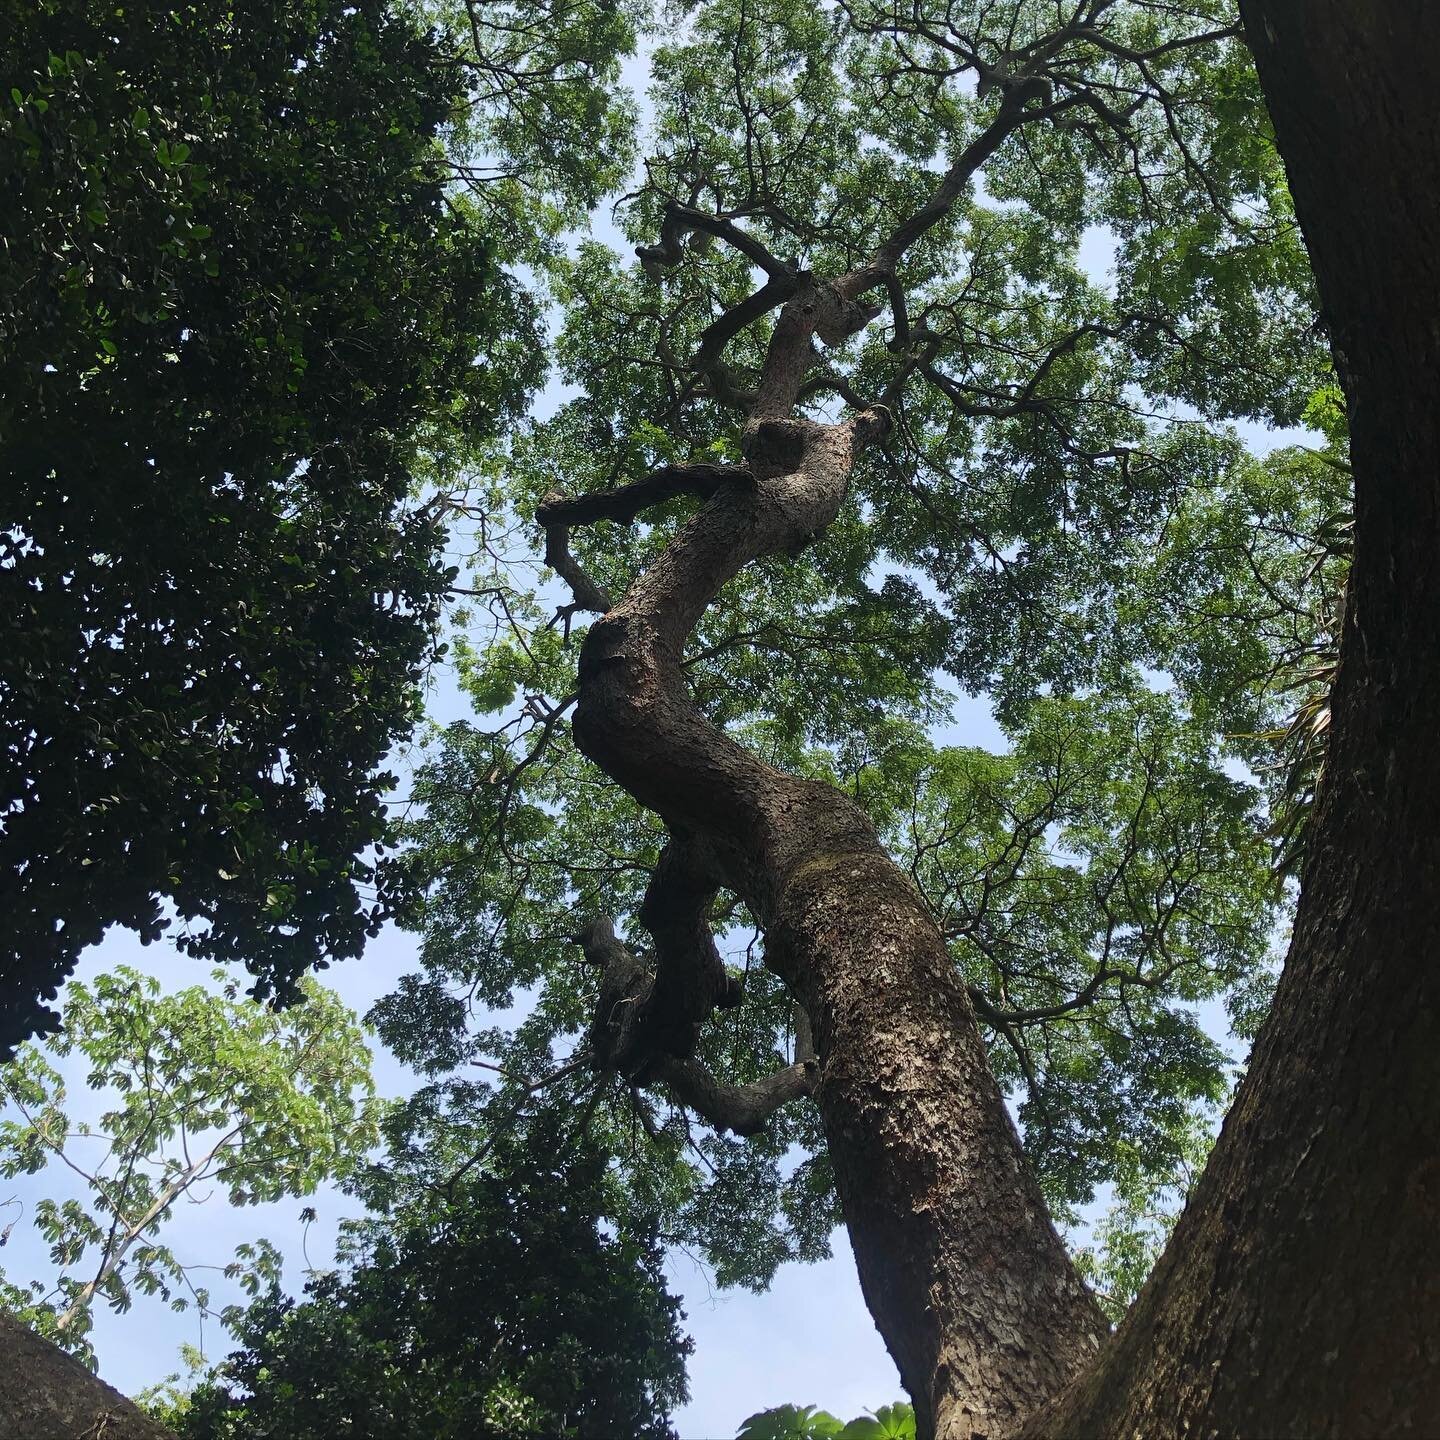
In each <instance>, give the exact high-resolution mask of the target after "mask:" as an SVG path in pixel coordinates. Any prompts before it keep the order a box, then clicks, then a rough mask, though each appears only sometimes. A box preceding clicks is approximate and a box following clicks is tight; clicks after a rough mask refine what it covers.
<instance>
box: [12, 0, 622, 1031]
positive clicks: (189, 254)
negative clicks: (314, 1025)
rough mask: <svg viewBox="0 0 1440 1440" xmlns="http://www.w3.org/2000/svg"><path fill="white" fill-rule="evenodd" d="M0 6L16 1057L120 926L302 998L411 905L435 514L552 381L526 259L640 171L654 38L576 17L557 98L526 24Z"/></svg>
mask: <svg viewBox="0 0 1440 1440" xmlns="http://www.w3.org/2000/svg"><path fill="white" fill-rule="evenodd" d="M4 19H5V23H4V29H5V33H6V35H7V37H9V40H8V43H7V46H6V54H5V57H4V60H3V62H0V81H3V92H4V94H5V97H6V98H5V104H4V108H3V111H0V147H3V148H0V170H3V174H4V179H3V182H0V184H3V187H4V188H3V192H0V201H3V203H0V214H3V217H4V218H3V220H0V226H3V227H4V228H3V232H0V235H3V244H0V290H3V292H4V296H5V299H4V302H3V307H4V308H3V310H0V335H3V337H4V343H3V346H0V354H3V359H0V390H3V394H4V399H3V401H0V407H3V408H0V476H3V480H0V493H3V496H4V499H3V500H0V546H3V557H4V563H3V566H0V586H3V592H0V593H3V597H4V609H5V613H6V616H7V622H6V623H7V630H6V640H5V643H4V645H3V647H0V651H3V660H0V711H3V716H4V718H3V721H0V725H3V727H4V729H3V740H0V756H3V769H0V805H3V830H0V877H3V881H0V883H3V894H4V898H5V909H6V912H7V914H9V916H10V917H11V923H10V925H9V927H8V930H7V939H6V941H5V950H4V952H3V962H0V963H3V974H4V976H5V994H4V1001H3V1004H4V1009H3V1013H0V1046H6V1047H8V1046H11V1045H13V1044H14V1043H15V1042H17V1041H19V1040H21V1039H23V1038H24V1037H25V1036H26V1035H27V1034H30V1033H33V1032H35V1031H36V1030H37V1029H40V1030H44V1029H53V1028H54V1026H55V1024H56V1019H55V1015H54V1012H52V1011H49V1010H47V1009H46V1008H45V1007H44V1006H43V1004H42V1003H40V1002H41V1001H43V1000H44V999H46V998H53V996H54V994H55V992H56V987H57V986H58V984H59V983H60V981H61V980H62V979H63V977H64V976H65V975H66V974H67V973H68V972H69V970H70V968H71V967H72V965H73V963H74V961H75V957H76V956H77V954H78V953H79V952H80V951H81V950H82V949H83V948H84V947H86V946H88V945H91V944H93V943H95V942H96V941H97V940H98V939H99V938H100V937H101V935H103V934H104V932H105V930H106V928H107V927H108V926H110V925H115V924H119V925H124V926H128V927H129V928H131V929H134V930H136V931H137V932H138V933H139V934H140V935H141V937H142V938H143V939H146V940H152V939H154V938H156V937H157V936H158V935H159V934H160V933H161V932H162V931H163V930H164V929H165V928H166V927H167V926H168V925H170V924H171V923H172V918H171V917H172V915H178V917H179V919H180V920H181V921H182V923H183V930H182V933H181V937H180V943H181V944H182V946H184V947H185V948H187V949H190V950H191V951H193V952H194V953H196V954H198V955H202V956H205V957H209V958H214V959H220V960H225V961H242V962H243V963H244V964H245V965H246V966H247V967H248V968H249V970H250V971H251V973H252V974H253V975H254V976H255V980H256V987H255V988H256V994H257V995H259V996H262V997H263V996H266V995H270V994H274V995H276V996H277V997H279V998H280V999H282V1000H283V999H289V998H293V997H294V995H295V994H296V991H295V985H296V982H297V980H298V979H299V977H300V976H301V975H302V974H303V973H305V971H306V970H307V969H310V968H312V967H314V966H316V965H317V964H324V963H328V962H329V961H330V960H332V959H340V958H345V957H349V956H353V955H356V954H358V953H359V951H360V949H361V947H362V945H363V943H364V941H365V939H366V937H367V936H369V935H373V934H374V933H376V931H377V929H378V927H379V925H380V923H381V922H382V921H383V919H384V918H385V916H386V915H388V914H389V913H390V912H391V910H392V909H393V908H394V903H395V902H394V890H393V881H392V874H391V870H390V868H389V866H388V864H387V863H386V861H385V859H384V857H383V851H384V847H385V844H386V842H388V841H389V840H390V839H391V835H390V830H389V828H388V825H387V820H386V815H385V809H384V800H383V797H384V795H385V793H386V791H387V789H388V788H389V786H390V785H391V784H392V781H393V777H392V776H391V775H390V773H389V772H388V771H387V770H386V768H385V759H386V755H387V752H388V751H389V750H390V748H391V747H392V746H393V745H394V744H395V743H396V742H397V741H398V740H400V739H402V738H403V737H405V736H406V735H407V734H408V733H409V731H410V729H411V728H412V727H413V725H414V723H415V720H416V717H417V715H418V704H419V700H418V688H417V687H418V682H419V680H420V678H421V676H422V675H423V673H424V671H425V668H426V667H427V665H428V664H429V663H430V662H431V661H432V660H433V658H434V657H435V655H436V653H437V643H438V642H437V636H436V628H435V626H436V619H437V614H438V610H439V607H440V604H441V601H442V598H443V596H444V595H445V592H446V590H447V587H448V585H449V583H450V580H451V578H452V576H451V573H450V569H449V567H448V566H447V565H446V563H445V561H444V558H443V556H442V553H441V547H442V545H443V541H444V533H445V532H444V526H443V523H442V516H443V511H444V507H443V505H441V504H440V503H438V500H437V492H438V493H441V494H443V485H444V482H445V480H446V477H447V474H448V473H449V470H450V468H452V467H453V466H454V465H455V464H456V463H457V460H458V457H459V456H461V455H463V454H466V453H468V451H469V449H470V447H471V446H473V445H474V444H475V443H476V442H477V441H478V440H481V439H483V438H484V437H486V436H489V435H493V434H494V433H495V431H496V429H497V427H499V426H500V425H502V424H503V423H506V422H508V421H510V420H513V419H514V417H515V416H516V414H517V413H518V408H519V406H520V405H521V403H522V402H523V400H524V398H525V396H526V394H527V393H528V392H529V391H530V389H531V388H533V386H534V384H535V383H536V380H537V378H538V376H539V375H540V373H541V371H542V369H543V362H542V360H541V357H540V355H539V353H538V350H537V348H536V338H537V330H536V311H535V307H534V304H533V303H532V302H531V301H530V300H529V299H528V297H527V296H526V295H525V293H524V291H523V289H522V288H521V287H520V286H519V284H518V283H517V281H516V280H515V279H514V278H513V276H511V275H510V274H509V273H508V272H507V271H506V270H505V269H504V268H503V267H504V265H505V263H506V262H508V261H510V260H512V259H514V258H515V256H516V255H517V253H523V254H524V255H526V256H531V257H533V256H534V255H535V254H537V253H539V252H541V251H542V250H543V248H544V245H545V243H546V235H547V234H548V233H551V232H553V231H554V229H555V228H556V226H557V225H558V224H560V223H561V221H562V220H563V218H564V216H565V215H567V214H571V213H573V210H574V206H575V205H577V204H578V205H583V204H585V203H587V202H588V201H589V200H590V199H592V198H593V193H594V187H595V185H596V184H597V183H599V182H600V181H601V180H602V179H603V177H605V176H606V175H608V174H609V173H611V172H610V168H609V167H611V166H613V164H614V158H613V157H614V155H615V154H617V153H620V152H621V151H623V144H624V133H625V111H624V108H623V106H621V107H612V106H610V105H608V103H607V102H606V101H605V99H604V96H603V92H601V91H600V89H599V88H598V87H597V86H596V85H595V84H594V83H593V82H592V71H595V70H597V69H598V72H599V73H600V74H601V75H603V74H604V73H605V67H606V65H607V64H612V65H613V57H614V54H615V52H616V51H617V50H618V49H620V48H622V47H623V46H624V45H625V44H626V43H628V41H627V36H628V25H627V23H626V22H625V20H624V18H623V16H620V15H618V14H612V15H611V17H610V19H609V20H608V21H607V22H606V23H605V24H603V25H602V26H600V27H598V28H597V29H596V30H595V31H594V33H592V34H590V35H589V36H587V37H586V38H585V39H584V40H583V42H581V41H579V40H578V39H577V32H576V30H575V29H574V28H573V26H572V27H566V28H565V29H564V30H563V32H562V33H561V34H559V35H557V36H556V37H554V41H553V44H554V46H555V48H556V52H557V53H556V55H555V58H554V60H553V66H554V72H555V73H554V74H553V75H551V76H548V77H546V80H547V82H549V83H546V84H543V85H542V83H541V81H540V79H539V78H538V77H533V76H532V77H531V78H530V81H529V82H528V83H529V84H530V85H531V88H532V89H540V90H542V91H543V92H544V93H543V95H542V98H541V99H540V100H539V101H533V100H531V99H530V97H529V96H528V95H527V94H525V93H523V87H522V93H519V94H515V93H513V89H512V88H511V87H509V83H508V81H507V79H506V76H507V74H508V73H509V72H508V71H507V69H506V66H507V65H508V64H510V62H511V61H512V60H513V56H512V57H509V58H508V59H507V52H506V50H505V48H504V47H505V45H507V44H509V43H510V42H509V40H508V39H507V36H508V33H509V32H507V31H506V30H505V29H504V28H503V27H501V28H498V29H496V30H495V31H494V32H493V33H494V35H495V36H496V37H498V39H499V41H500V42H501V44H500V47H499V49H498V50H497V51H496V53H494V54H490V53H477V51H476V49H475V45H474V44H472V43H471V42H470V40H469V39H466V38H462V37H460V36H458V35H457V34H455V33H451V32H448V31H442V30H438V29H436V28H434V26H433V24H431V23H430V22H427V21H425V20H423V19H417V18H416V17H415V16H413V15H410V14H407V13H402V12H401V11H400V10H398V9H395V8H392V7H387V6H385V5H383V4H380V3H374V0H366V3H362V4H359V5H352V4H342V3H339V0H314V3H301V4H291V3H289V0H278V3H272V0H257V3H254V4H250V3H248V0H247V3H245V4H242V5H241V6H239V7H235V6H227V5H218V6H217V5H212V4H198V5H193V6H188V7H181V8H179V9H173V8H171V9H167V8H164V7H155V6H140V7H138V8H135V9H126V10H124V11H116V10H115V8H114V7H113V6H110V5H104V4H97V3H91V0H44V3H42V4H39V5H29V4H10V5H9V6H8V7H7V9H6V11H5V17H4ZM583 23H584V21H583V17H577V19H576V20H575V22H574V24H577V25H583ZM476 38H477V40H478V39H482V38H484V37H479V36H477V37H476ZM547 43H548V42H547ZM492 48H494V47H492ZM570 72H576V73H578V75H579V80H577V79H576V78H575V75H574V74H571V73H570ZM581 81H583V84H582V83H580V82H581ZM552 112H553V113H554V115H556V116H558V118H559V122H560V123H558V124H551V126H550V130H551V137H552V138H551V143H550V145H549V148H548V152H547V155H546V159H545V163H544V164H543V165H540V166H537V167H536V175H535V177H534V180H533V181H532V183H531V184H530V185H529V186H528V187H522V186H521V185H520V184H519V182H518V181H515V180H513V179H511V180H508V181H507V180H506V179H505V177H504V175H493V176H492V175H483V176H476V177H474V181H473V184H471V185H470V186H469V188H468V190H464V191H462V192H459V193H456V192H455V190H454V187H455V184H456V173H457V166H458V167H460V168H461V169H463V165H462V164H461V160H460V159H457V158H456V157H457V156H460V157H463V156H464V155H465V154H467V153H469V152H468V150H467V148H466V146H467V144H469V143H472V142H473V143H482V142H483V143H485V144H487V145H488V146H489V147H490V148H491V149H492V151H494V152H495V153H496V154H498V156H499V158H500V159H501V160H502V161H508V162H509V164H511V165H513V166H516V167H520V168H525V167H528V166H529V165H530V163H531V158H532V156H533V155H534V152H535V150H536V148H537V142H536V139H535V136H534V134H533V129H534V127H535V125H536V124H537V123H538V122H539V121H540V120H542V119H543V120H547V121H549V120H550V119H551V116H552ZM612 113H613V116H614V118H613V119H611V118H609V117H610V116H611V115H612ZM597 125H599V126H602V127H603V126H605V125H609V127H610V129H611V130H612V131H613V132H614V133H613V134H612V135H609V136H596V135H594V134H589V135H588V136H587V151H586V155H587V160H586V168H585V170H584V172H583V174H580V175H576V174H573V173H570V172H571V171H573V170H574V169H575V159H574V154H573V141H572V142H571V145H570V146H569V147H567V144H566V141H565V136H566V134H567V132H568V133H569V134H571V135H573V134H574V133H575V132H576V131H578V130H584V131H587V132H590V131H593V129H594V127H595V126H597ZM457 127H458V128H457ZM507 127H508V128H507ZM477 133H478V134H479V140H475V139H474V136H475V135H476V134H477ZM447 147H448V148H447ZM555 177H558V178H555ZM477 195H478V196H479V197H480V198H478V199H477V198H476V196H477ZM522 225H523V226H525V227H526V229H527V230H528V232H529V233H528V234H527V235H526V239H525V243H524V245H520V244H519V242H518V240H517V236H516V234H515V233H513V232H514V231H516V230H517V229H518V228H519V227H520V226H522ZM422 481H424V482H426V484H427V486H428V489H429V491H430V493H428V494H425V495H422V494H421V493H420V487H421V482H422Z"/></svg>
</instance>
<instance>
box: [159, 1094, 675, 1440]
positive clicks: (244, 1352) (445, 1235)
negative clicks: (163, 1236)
mask: <svg viewBox="0 0 1440 1440" xmlns="http://www.w3.org/2000/svg"><path fill="white" fill-rule="evenodd" d="M404 1172H405V1166H404V1163H403V1160H401V1161H400V1163H398V1164H397V1165H396V1166H395V1167H393V1169H392V1171H391V1175H393V1174H402V1175H403V1174H404ZM611 1183H612V1182H611V1180H610V1178H609V1176H608V1174H607V1157H606V1155H605V1154H604V1152H603V1151H601V1150H598V1149H596V1148H595V1147H594V1146H593V1145H592V1144H590V1143H589V1142H588V1141H586V1140H584V1139H577V1138H575V1137H572V1136H569V1135H567V1133H566V1131H565V1130H564V1128H563V1127H561V1126H560V1125H559V1124H558V1123H557V1121H556V1117H554V1116H553V1115H551V1116H541V1117H539V1118H538V1119H537V1120H536V1121H535V1122H532V1123H530V1124H523V1125H518V1126H511V1127H507V1128H506V1129H505V1130H504V1131H502V1132H500V1133H498V1134H497V1135H496V1137H495V1144H494V1145H493V1146H492V1147H491V1150H490V1152H489V1153H488V1155H487V1157H486V1163H485V1166H484V1168H483V1169H477V1170H475V1171H473V1172H472V1173H471V1174H469V1175H467V1176H465V1177H463V1178H462V1179H460V1180H457V1181H456V1183H455V1184H454V1185H452V1186H451V1187H450V1188H449V1189H448V1190H445V1191H443V1192H439V1191H429V1192H426V1193H425V1194H424V1196H423V1198H420V1197H411V1199H410V1201H409V1203H404V1200H403V1197H402V1195H401V1193H400V1192H399V1191H397V1188H396V1186H395V1184H394V1182H393V1180H392V1179H391V1176H390V1175H387V1174H386V1173H385V1171H383V1170H378V1171H377V1172H376V1173H375V1174H374V1175H373V1176H372V1179H371V1182H370V1184H369V1185H368V1186H367V1187H366V1194H367V1199H368V1201H369V1203H370V1206H371V1210H370V1217H369V1218H368V1219H366V1220H364V1221H362V1222H360V1223H358V1224H356V1225H353V1226H352V1227H351V1228H350V1230H349V1232H348V1234H347V1238H346V1246H345V1254H344V1256H343V1257H342V1269H340V1270H338V1271H332V1272H327V1273H323V1274H320V1275H318V1276H316V1277H314V1278H312V1280H311V1281H310V1282H309V1284H308V1285H307V1286H306V1294H305V1298H304V1299H302V1300H301V1301H299V1302H298V1303H297V1302H295V1301H293V1300H289V1299H287V1298H285V1297H284V1296H283V1295H281V1294H280V1292H279V1291H278V1289H277V1290H275V1291H272V1292H271V1293H270V1294H269V1295H266V1296H264V1297H262V1298H261V1299H260V1300H259V1301H258V1302H257V1303H256V1304H254V1305H253V1306H251V1308H250V1309H249V1310H248V1311H247V1312H246V1314H245V1316H244V1318H243V1320H242V1321H241V1323H240V1326H239V1331H238V1333H239V1338H240V1341H241V1348H240V1349H239V1350H237V1351H236V1352H235V1353H234V1354H232V1355H231V1356H230V1357H229V1358H228V1359H227V1360H226V1361H224V1363H223V1364H222V1365H220V1366H219V1367H218V1368H217V1369H216V1370H215V1371H214V1372H213V1373H212V1374H211V1375H210V1376H209V1377H208V1378H207V1379H206V1380H205V1381H204V1382H203V1383H202V1384H201V1385H199V1386H198V1387H197V1388H196V1389H195V1390H194V1391H193V1392H192V1393H191V1394H190V1395H189V1396H188V1397H187V1399H186V1401H185V1404H184V1409H183V1412H182V1413H181V1414H180V1415H179V1416H178V1417H177V1418H176V1420H175V1421H174V1422H173V1423H174V1424H175V1427H176V1428H177V1429H178V1430H179V1431H180V1433H181V1434H182V1435H184V1436H186V1437H188V1440H259V1437H261V1436H275V1437H277V1440H279V1437H284V1440H330V1437H331V1436H335V1435H341V1434H343V1435H351V1436H354V1437H356V1440H392V1437H398V1436H402V1435H403V1436H410V1437H415V1440H469V1437H472V1436H473V1437H477V1440H482V1437H493V1440H502V1437H504V1440H509V1437H512V1436H524V1435H535V1436H546V1437H556V1440H562V1437H573V1440H592V1437H610V1436H613V1437H615V1440H622V1437H623V1440H631V1437H634V1440H673V1436H674V1431H673V1430H672V1429H671V1428H670V1426H669V1424H668V1416H669V1413H670V1411H671V1409H672V1408H673V1407H674V1406H675V1405H676V1404H678V1403H679V1402H681V1401H682V1400H683V1399H684V1398H685V1356H686V1354H687V1353H688V1351H689V1348H690V1345H689V1342H688V1341H687V1340H685V1339H683V1337H682V1336H681V1334H680V1332H679V1329H678V1324H677V1322H678V1319H679V1302H678V1301H677V1300H675V1299H674V1298H673V1297H672V1296H670V1295H669V1294H668V1292H667V1291H666V1288H665V1282H664V1277H663V1274H662V1270H661V1267H662V1260H663V1254H662V1251H661V1249H660V1247H659V1246H658V1244H657V1243H656V1241H655V1237H654V1236H653V1234H646V1233H644V1232H641V1231H636V1230H627V1231H625V1232H623V1233H616V1232H615V1231H614V1230H613V1228H612V1227H610V1226H608V1225H605V1224H604V1223H602V1221H603V1217H604V1216H605V1215H606V1214H607V1212H608V1211H609V1210H611V1209H613V1208H614V1207H613V1201H612V1200H611V1199H610V1197H609V1195H608V1193H607V1192H608V1190H609V1189H610V1187H611Z"/></svg>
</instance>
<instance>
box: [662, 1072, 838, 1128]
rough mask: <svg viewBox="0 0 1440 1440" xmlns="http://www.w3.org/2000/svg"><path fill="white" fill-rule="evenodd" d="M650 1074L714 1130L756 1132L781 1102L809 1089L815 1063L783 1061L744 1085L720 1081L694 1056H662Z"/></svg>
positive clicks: (798, 1097) (803, 1094) (811, 1086)
mask: <svg viewBox="0 0 1440 1440" xmlns="http://www.w3.org/2000/svg"><path fill="white" fill-rule="evenodd" d="M654 1078H655V1079H657V1080H661V1081H664V1083H665V1085H666V1086H667V1087H668V1088H669V1090H670V1093H671V1094H672V1095H673V1096H674V1097H675V1099H676V1100H677V1101H679V1102H680V1104H682V1105H688V1106H689V1107H690V1109H692V1110H693V1111H694V1112H695V1113H696V1114H697V1115H699V1116H700V1118H701V1119H702V1120H708V1121H709V1122H710V1124H712V1125H713V1126H714V1127H715V1128H716V1129H717V1130H733V1131H734V1132H735V1134H737V1135H758V1134H759V1133H760V1132H761V1131H762V1130H763V1129H764V1128H765V1125H766V1122H767V1121H768V1120H769V1119H770V1117H771V1116H772V1115H773V1114H774V1113H775V1112H776V1111H777V1110H778V1109H780V1107H781V1106H782V1105H788V1104H789V1103H790V1102H791V1101H792V1100H800V1099H803V1098H804V1097H805V1096H807V1095H809V1094H811V1093H812V1092H813V1090H814V1088H815V1066H814V1064H813V1062H812V1063H811V1064H810V1065H804V1064H795V1065H787V1066H786V1067H785V1068H784V1069H783V1070H776V1071H774V1072H773V1073H771V1074H769V1075H767V1076H765V1078H764V1079H763V1080H752V1081H751V1082H750V1084H748V1085H722V1084H720V1082H719V1081H717V1080H716V1079H715V1077H714V1076H713V1075H712V1074H711V1073H710V1072H709V1070H707V1069H706V1068H705V1066H703V1065H702V1064H701V1063H700V1062H699V1061H698V1060H675V1059H666V1060H662V1061H661V1062H660V1063H659V1064H658V1065H657V1066H656V1067H655V1071H654Z"/></svg>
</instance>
